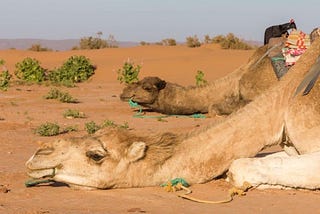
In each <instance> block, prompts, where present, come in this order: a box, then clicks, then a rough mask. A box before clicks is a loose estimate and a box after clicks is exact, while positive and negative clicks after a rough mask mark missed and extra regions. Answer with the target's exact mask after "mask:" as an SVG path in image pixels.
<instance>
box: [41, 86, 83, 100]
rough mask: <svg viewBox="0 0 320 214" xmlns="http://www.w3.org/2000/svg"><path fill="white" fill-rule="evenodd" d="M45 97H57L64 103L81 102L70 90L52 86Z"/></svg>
mask: <svg viewBox="0 0 320 214" xmlns="http://www.w3.org/2000/svg"><path fill="white" fill-rule="evenodd" d="M44 98H45V99H56V100H59V101H60V102H62V103H79V101H78V100H77V99H75V98H73V97H72V96H71V95H70V94H69V93H68V92H62V91H60V90H59V89H56V88H51V90H50V91H49V92H48V94H47V95H46V96H44Z"/></svg>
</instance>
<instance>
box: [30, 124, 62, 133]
mask: <svg viewBox="0 0 320 214" xmlns="http://www.w3.org/2000/svg"><path fill="white" fill-rule="evenodd" d="M35 133H36V134H39V135H40V136H55V135H58V134H60V126H59V125H58V124H56V123H49V122H47V123H45V124H41V125H40V126H39V127H37V128H36V130H35Z"/></svg>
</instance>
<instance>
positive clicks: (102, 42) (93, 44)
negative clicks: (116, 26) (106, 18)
mask: <svg viewBox="0 0 320 214" xmlns="http://www.w3.org/2000/svg"><path fill="white" fill-rule="evenodd" d="M102 35H103V33H102V32H101V31H100V32H98V33H97V35H96V36H94V37H93V36H89V37H83V38H81V39H80V42H79V47H77V46H76V47H73V48H72V49H73V50H77V49H81V50H82V49H102V48H117V47H118V44H117V41H116V40H115V38H114V36H113V35H111V34H110V35H109V37H108V39H107V40H106V39H102V38H101V37H102Z"/></svg>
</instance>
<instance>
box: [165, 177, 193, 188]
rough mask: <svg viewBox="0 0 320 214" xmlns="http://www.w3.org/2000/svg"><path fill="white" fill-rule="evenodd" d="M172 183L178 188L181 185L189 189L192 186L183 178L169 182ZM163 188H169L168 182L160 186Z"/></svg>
mask: <svg viewBox="0 0 320 214" xmlns="http://www.w3.org/2000/svg"><path fill="white" fill-rule="evenodd" d="M169 182H170V183H171V185H172V186H176V185H178V184H179V183H180V184H182V186H184V187H189V186H190V185H189V184H188V182H187V181H186V180H185V179H183V178H175V179H172V180H170V181H169ZM160 186H161V187H165V186H168V182H166V183H163V184H161V185H160Z"/></svg>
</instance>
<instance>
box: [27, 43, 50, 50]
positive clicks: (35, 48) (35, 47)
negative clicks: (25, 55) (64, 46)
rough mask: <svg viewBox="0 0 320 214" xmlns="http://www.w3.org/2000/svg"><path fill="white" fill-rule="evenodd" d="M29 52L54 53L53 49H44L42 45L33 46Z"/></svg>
mask: <svg viewBox="0 0 320 214" xmlns="http://www.w3.org/2000/svg"><path fill="white" fill-rule="evenodd" d="M28 50H29V51H37V52H40V51H52V49H50V48H45V47H42V46H41V44H33V45H31V47H30V48H29V49H28Z"/></svg>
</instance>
